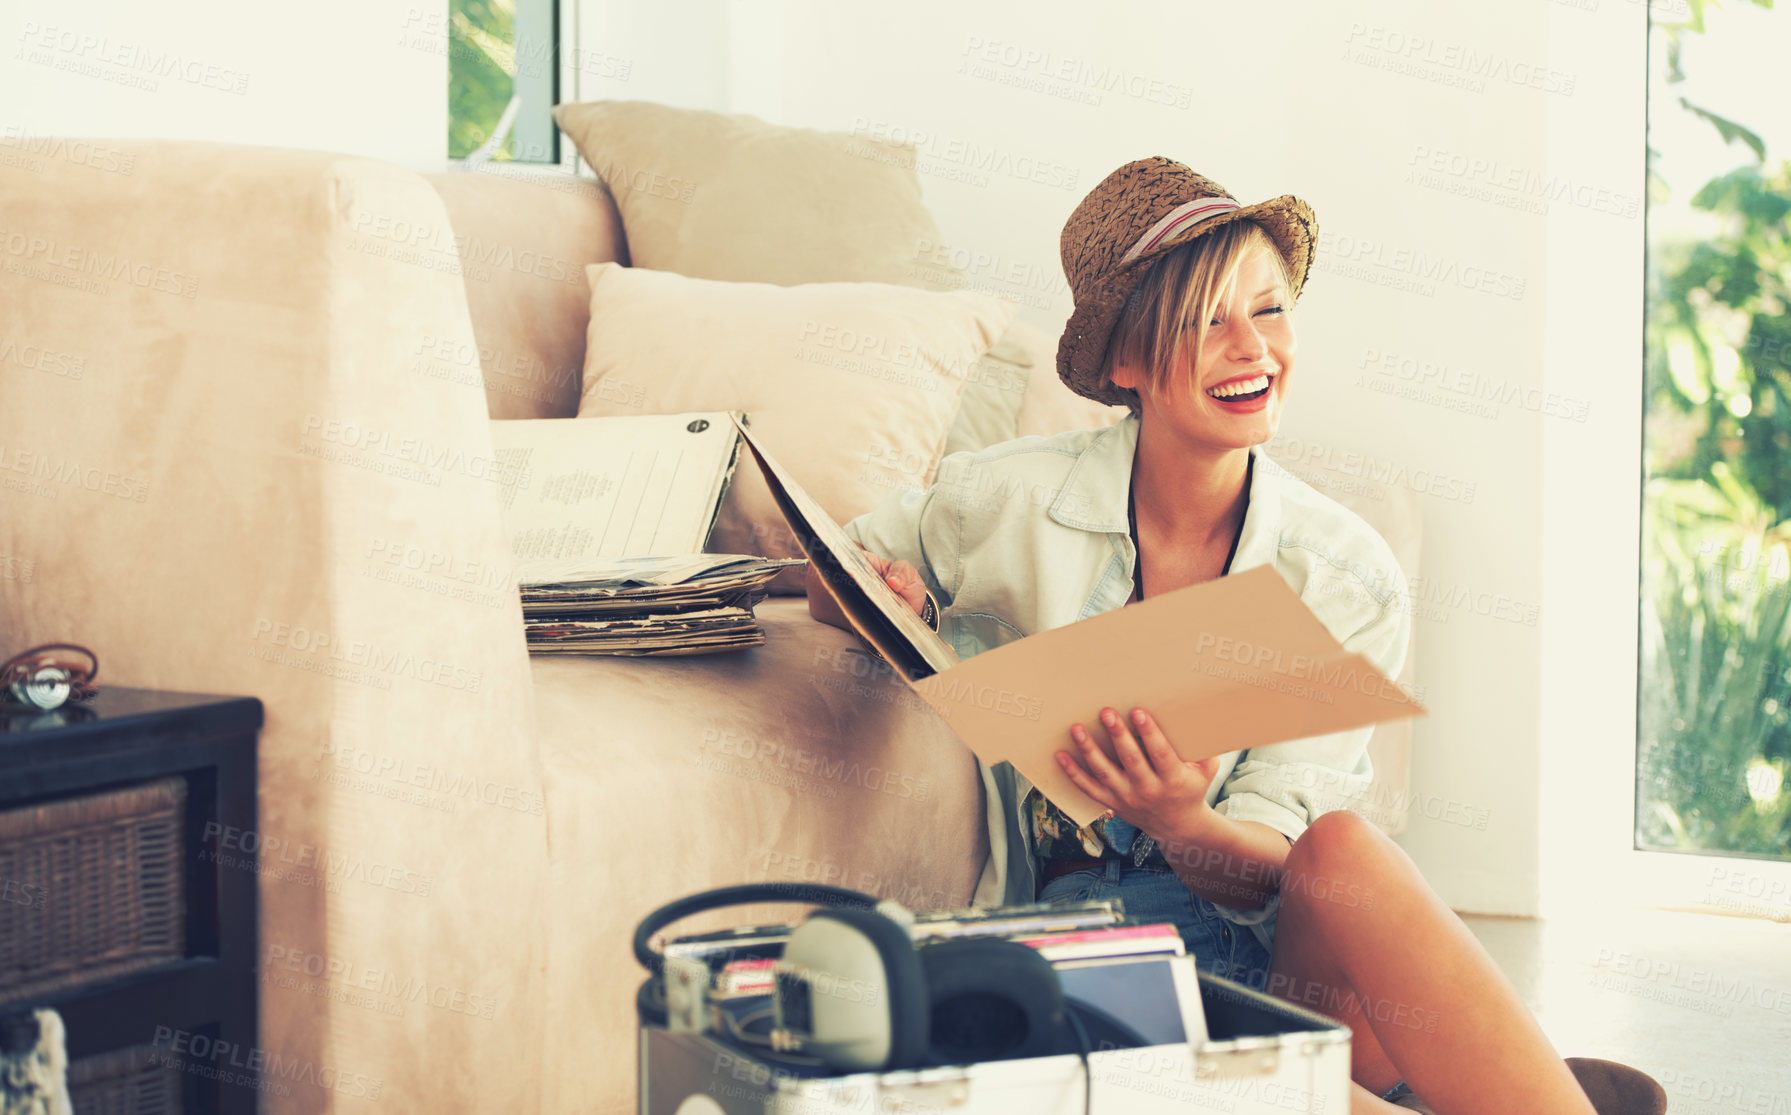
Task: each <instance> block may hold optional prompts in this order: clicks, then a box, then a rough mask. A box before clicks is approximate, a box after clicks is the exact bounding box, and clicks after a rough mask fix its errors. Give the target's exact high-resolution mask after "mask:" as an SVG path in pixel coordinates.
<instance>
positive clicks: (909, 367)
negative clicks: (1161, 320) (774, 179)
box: [579, 263, 1015, 592]
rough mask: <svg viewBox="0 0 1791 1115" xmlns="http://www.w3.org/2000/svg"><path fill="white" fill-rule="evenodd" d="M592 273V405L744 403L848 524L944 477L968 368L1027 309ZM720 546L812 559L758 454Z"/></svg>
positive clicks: (631, 271)
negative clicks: (899, 493)
mask: <svg viewBox="0 0 1791 1115" xmlns="http://www.w3.org/2000/svg"><path fill="white" fill-rule="evenodd" d="M590 277H591V290H592V296H591V337H592V341H591V344H590V350H589V353H588V355H587V357H586V362H585V388H584V391H585V394H584V399H583V401H582V402H581V403H580V405H579V414H580V415H581V416H591V415H597V416H606V415H618V414H638V413H648V414H678V413H682V412H685V411H694V410H741V411H745V412H746V413H747V414H748V416H749V418H750V420H751V423H752V427H753V431H754V432H755V433H757V434H759V435H761V436H762V438H763V441H764V444H765V447H766V449H767V450H768V451H769V452H770V453H771V454H772V455H774V456H775V457H776V458H777V459H778V461H779V462H780V463H781V464H783V465H784V467H786V468H788V469H789V470H790V471H791V473H792V474H794V476H795V477H796V479H797V481H798V482H800V483H801V484H802V486H803V487H804V488H805V489H807V491H808V493H809V494H810V495H812V496H814V497H815V499H817V500H819V501H820V503H821V506H823V507H825V508H826V509H827V511H828V513H829V514H831V515H832V516H833V517H834V519H835V520H836V521H839V522H845V521H846V520H847V519H851V518H853V517H855V516H857V515H859V514H862V513H863V512H865V511H868V510H870V509H871V508H872V507H873V506H875V505H876V504H877V503H878V502H879V501H880V500H881V499H882V497H883V496H884V495H885V494H887V493H888V492H889V491H890V490H891V489H893V488H903V487H922V488H924V487H926V486H927V485H928V484H930V483H932V479H933V470H934V469H935V467H936V466H937V465H938V463H939V457H940V454H941V452H942V451H943V448H944V444H945V432H946V428H947V426H948V425H949V424H950V421H951V416H952V412H953V410H954V409H955V408H956V405H957V400H958V396H959V394H960V393H961V392H962V391H963V389H964V378H965V375H966V374H967V372H968V370H969V368H970V367H971V366H972V365H973V364H975V363H976V361H977V359H978V358H979V357H981V356H982V355H983V353H985V352H986V351H988V348H989V346H990V344H992V343H993V342H994V340H995V338H996V337H998V336H1000V334H1001V331H1002V330H1003V329H1004V328H1006V326H1007V323H1008V321H1009V319H1010V318H1011V317H1012V315H1013V312H1014V308H1015V307H1014V304H1013V303H1011V302H1006V301H1003V300H1001V299H998V298H995V297H993V296H991V295H986V294H972V293H969V292H966V291H958V292H954V293H950V294H936V293H932V292H929V291H922V290H915V289H914V288H912V287H900V286H891V285H888V284H886V283H807V284H803V285H801V286H789V287H783V286H773V285H771V284H768V283H732V282H713V281H709V280H704V279H690V278H686V277H684V276H682V275H674V274H672V273H671V272H668V271H651V270H647V269H646V268H643V267H622V266H620V265H618V264H614V263H606V264H598V265H595V266H593V267H592V268H591V269H590ZM599 339H601V340H599ZM618 383H619V384H624V385H626V389H625V390H623V389H617V388H615V386H614V385H616V384H618ZM709 549H710V550H711V551H712V552H714V553H737V554H766V555H769V556H773V557H801V556H802V551H801V548H800V547H799V546H798V545H797V544H796V541H795V539H794V538H793V537H792V536H791V535H790V532H789V530H788V528H787V527H786V526H785V524H784V519H783V516H782V515H781V514H780V513H779V512H778V510H777V506H776V504H774V503H773V502H772V499H771V492H770V490H769V489H768V488H767V487H766V486H765V482H764V478H763V477H762V476H760V475H759V470H758V468H757V467H756V466H755V465H753V464H751V463H750V461H748V462H743V463H742V465H741V467H740V469H739V471H737V472H736V473H735V474H734V482H733V485H732V487H731V488H730V489H729V491H728V495H727V498H726V500H725V501H724V502H723V504H722V509H721V515H720V517H719V519H718V520H717V522H716V525H715V532H714V534H713V535H712V536H711V538H710V543H709ZM802 584H803V580H802V576H801V570H800V569H797V570H793V571H788V572H786V573H785V574H783V575H780V577H779V579H778V581H777V582H776V584H775V587H774V591H784V592H801V591H802Z"/></svg>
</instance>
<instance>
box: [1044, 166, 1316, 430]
mask: <svg viewBox="0 0 1791 1115" xmlns="http://www.w3.org/2000/svg"><path fill="white" fill-rule="evenodd" d="M1247 220H1254V221H1256V222H1257V223H1259V224H1261V225H1262V226H1263V229H1264V231H1266V232H1267V233H1268V234H1269V238H1270V239H1271V240H1273V241H1274V242H1275V245H1276V246H1277V247H1279V248H1280V249H1281V254H1282V256H1283V257H1284V258H1285V259H1286V260H1287V264H1288V271H1289V273H1290V277H1291V278H1292V281H1293V290H1292V292H1291V298H1290V301H1295V302H1297V301H1298V300H1299V297H1300V292H1301V291H1302V290H1304V289H1305V286H1306V277H1307V275H1308V274H1310V273H1311V270H1312V258H1313V253H1314V251H1315V250H1316V248H1317V230H1318V222H1317V221H1316V220H1315V219H1314V217H1313V213H1312V207H1311V206H1310V205H1308V204H1306V203H1305V202H1304V201H1301V200H1300V199H1299V198H1297V197H1295V196H1294V195H1293V194H1282V195H1281V196H1280V197H1275V198H1270V199H1269V200H1267V201H1259V202H1257V203H1255V204H1254V205H1246V206H1243V207H1242V208H1239V209H1235V210H1233V211H1232V212H1230V213H1227V214H1225V215H1223V216H1219V217H1212V218H1209V219H1208V220H1205V221H1202V222H1200V223H1199V224H1197V225H1195V226H1194V227H1193V228H1191V229H1189V230H1188V232H1187V233H1185V234H1184V235H1182V236H1179V237H1172V238H1170V239H1169V240H1167V241H1165V242H1163V243H1161V244H1158V245H1156V246H1155V247H1153V248H1151V249H1150V250H1149V251H1147V252H1145V253H1144V254H1142V255H1140V256H1139V257H1138V258H1137V259H1135V260H1133V261H1132V262H1130V263H1128V264H1125V265H1124V266H1122V267H1120V268H1118V269H1116V270H1114V271H1113V272H1111V273H1110V274H1108V275H1105V276H1103V277H1102V278H1101V279H1100V281H1099V282H1097V283H1096V284H1095V287H1094V289H1093V290H1091V291H1090V292H1089V293H1088V295H1087V296H1086V297H1084V298H1081V299H1078V300H1077V302H1076V308H1075V310H1074V311H1073V312H1071V314H1070V319H1069V321H1067V322H1065V323H1064V328H1063V336H1062V337H1061V338H1060V339H1059V340H1058V343H1057V374H1058V376H1059V377H1060V378H1061V379H1062V380H1063V381H1064V383H1066V384H1068V385H1069V388H1070V390H1072V391H1074V392H1076V394H1078V395H1082V396H1084V397H1086V398H1090V399H1093V400H1095V401H1096V402H1100V403H1107V404H1109V405H1123V404H1124V403H1125V402H1126V401H1127V396H1126V393H1125V389H1124V388H1120V387H1115V386H1114V385H1113V384H1111V383H1103V382H1102V378H1101V365H1102V363H1103V362H1104V361H1105V360H1106V357H1107V345H1108V342H1109V341H1110V340H1111V339H1112V336H1113V327H1114V326H1115V325H1117V324H1119V316H1120V313H1121V311H1123V310H1124V309H1125V304H1126V299H1127V298H1128V297H1130V296H1131V293H1132V288H1133V287H1135V286H1137V285H1138V282H1139V280H1141V279H1142V278H1143V277H1144V273H1145V271H1147V270H1149V268H1150V266H1151V264H1152V263H1154V262H1156V260H1157V259H1158V258H1159V257H1160V256H1162V255H1163V254H1164V253H1165V252H1168V251H1170V250H1171V249H1173V248H1179V247H1180V246H1182V245H1183V244H1186V243H1188V242H1189V241H1190V240H1195V239H1198V238H1199V237H1201V236H1205V235H1206V234H1207V233H1210V232H1212V231H1213V230H1215V229H1219V228H1223V227H1225V226H1226V225H1228V224H1232V223H1234V222H1236V221H1247Z"/></svg>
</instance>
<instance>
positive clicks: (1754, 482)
mask: <svg viewBox="0 0 1791 1115" xmlns="http://www.w3.org/2000/svg"><path fill="white" fill-rule="evenodd" d="M1692 205H1693V207H1694V208H1697V209H1700V210H1703V211H1706V212H1709V213H1711V214H1713V215H1714V216H1715V217H1716V218H1717V219H1718V223H1719V227H1720V229H1721V232H1720V234H1719V235H1717V236H1714V237H1712V238H1710V239H1707V240H1702V241H1697V242H1692V243H1681V244H1663V245H1659V246H1658V247H1657V249H1656V251H1655V253H1654V256H1655V260H1654V262H1655V264H1656V268H1657V271H1656V274H1654V275H1652V276H1650V278H1651V282H1650V286H1651V288H1652V289H1651V294H1652V297H1651V299H1650V306H1649V311H1650V312H1649V325H1648V341H1649V344H1648V361H1647V376H1648V380H1647V387H1648V399H1649V402H1650V404H1651V408H1664V409H1666V410H1669V411H1671V412H1674V413H1677V414H1680V415H1684V416H1686V418H1687V419H1688V421H1689V424H1690V427H1691V429H1692V430H1693V431H1694V433H1695V444H1694V445H1693V447H1692V450H1691V452H1690V453H1689V454H1688V455H1686V456H1684V457H1683V458H1681V459H1678V460H1672V461H1656V462H1653V466H1654V468H1655V469H1656V470H1658V471H1660V472H1663V473H1665V474H1667V475H1671V476H1676V477H1682V478H1690V477H1695V476H1703V475H1707V474H1708V473H1709V471H1710V468H1711V466H1712V465H1713V464H1715V463H1716V462H1718V461H1729V462H1732V464H1733V465H1734V468H1735V472H1736V475H1737V476H1738V477H1739V479H1740V480H1741V481H1742V482H1743V483H1745V484H1746V485H1748V486H1749V487H1751V488H1752V489H1754V490H1755V491H1756V492H1758V493H1759V495H1760V498H1761V499H1762V500H1763V501H1764V502H1765V504H1766V505H1767V506H1768V507H1769V508H1771V509H1772V510H1773V512H1774V513H1775V514H1776V517H1778V518H1785V517H1787V516H1791V319H1788V318H1787V316H1786V314H1785V308H1786V304H1787V301H1788V300H1791V233H1788V231H1787V226H1788V220H1787V218H1788V217H1791V163H1786V162H1784V161H1782V160H1781V161H1780V162H1779V164H1778V166H1777V167H1776V168H1774V169H1772V170H1771V171H1767V170H1764V169H1762V168H1760V167H1756V166H1743V167H1739V168H1737V169H1735V170H1732V171H1730V172H1729V173H1727V174H1725V175H1723V176H1721V177H1719V178H1716V179H1714V180H1712V181H1711V182H1709V183H1707V184H1706V185H1705V186H1704V187H1703V189H1701V190H1699V191H1698V192H1697V194H1696V195H1694V196H1693V198H1692Z"/></svg>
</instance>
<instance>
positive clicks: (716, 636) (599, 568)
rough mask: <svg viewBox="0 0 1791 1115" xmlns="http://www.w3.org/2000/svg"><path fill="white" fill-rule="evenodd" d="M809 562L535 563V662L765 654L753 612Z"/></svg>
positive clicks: (528, 611) (530, 604)
mask: <svg viewBox="0 0 1791 1115" xmlns="http://www.w3.org/2000/svg"><path fill="white" fill-rule="evenodd" d="M800 564H802V562H801V561H800V560H792V559H773V558H762V557H746V556H743V555H740V554H678V555H674V556H669V557H629V558H615V559H612V560H607V561H594V560H590V559H582V558H574V559H566V560H559V561H547V562H541V561H537V562H531V563H529V564H528V565H527V566H526V567H525V568H522V569H519V570H518V571H517V581H518V584H519V586H520V588H521V591H522V615H523V623H524V626H525V628H526V629H527V632H528V643H529V653H530V654H626V655H674V654H713V653H716V652H717V651H724V650H735V649H737V648H740V647H754V646H760V645H762V644H763V643H764V642H765V632H764V630H763V629H761V628H760V627H759V624H758V621H757V620H756V619H754V618H753V613H752V610H753V606H754V605H756V604H757V603H758V602H759V601H761V600H763V599H764V598H765V595H766V589H765V586H766V585H767V584H768V583H769V582H770V580H771V579H772V578H773V577H775V576H777V574H778V572H779V570H782V569H783V568H785V567H786V566H790V565H800Z"/></svg>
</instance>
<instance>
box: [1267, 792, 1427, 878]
mask: <svg viewBox="0 0 1791 1115" xmlns="http://www.w3.org/2000/svg"><path fill="white" fill-rule="evenodd" d="M1402 854H1403V853H1401V852H1400V851H1399V847H1398V845H1396V844H1394V843H1393V841H1392V840H1391V839H1389V838H1388V837H1387V834H1386V833H1384V832H1382V831H1381V830H1380V829H1379V828H1376V827H1375V826H1374V824H1373V823H1372V822H1369V821H1366V820H1363V818H1362V816H1361V815H1360V814H1357V813H1351V812H1350V811H1349V810H1347V809H1339V810H1334V811H1333V812H1330V813H1325V814H1323V815H1321V816H1319V817H1318V818H1317V819H1316V820H1314V821H1313V822H1312V824H1311V825H1310V826H1309V827H1308V828H1307V829H1306V831H1305V832H1303V833H1301V834H1300V838H1299V839H1298V840H1295V841H1294V845H1293V847H1292V848H1290V849H1288V852H1287V865H1286V866H1285V867H1284V868H1283V869H1282V884H1281V885H1282V890H1283V892H1284V893H1285V892H1288V891H1298V890H1307V891H1310V890H1311V889H1313V887H1314V886H1316V885H1319V884H1321V883H1330V884H1341V883H1346V882H1348V881H1351V880H1357V881H1360V880H1364V879H1368V878H1373V877H1376V876H1378V875H1380V874H1381V868H1382V866H1383V865H1386V864H1388V863H1389V862H1391V861H1392V859H1393V857H1397V856H1400V855H1402Z"/></svg>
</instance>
